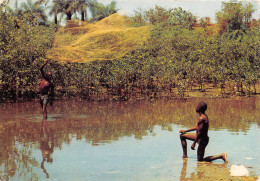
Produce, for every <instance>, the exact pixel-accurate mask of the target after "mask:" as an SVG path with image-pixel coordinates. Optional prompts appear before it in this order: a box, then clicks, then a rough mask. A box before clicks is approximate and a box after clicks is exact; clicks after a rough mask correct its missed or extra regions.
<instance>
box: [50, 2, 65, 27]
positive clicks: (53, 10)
mask: <svg viewBox="0 0 260 181" xmlns="http://www.w3.org/2000/svg"><path fill="white" fill-rule="evenodd" d="M63 7H64V0H54V1H53V4H52V6H51V7H50V13H49V14H50V15H53V14H54V22H55V24H58V14H59V13H62V12H63V9H64V8H63Z"/></svg>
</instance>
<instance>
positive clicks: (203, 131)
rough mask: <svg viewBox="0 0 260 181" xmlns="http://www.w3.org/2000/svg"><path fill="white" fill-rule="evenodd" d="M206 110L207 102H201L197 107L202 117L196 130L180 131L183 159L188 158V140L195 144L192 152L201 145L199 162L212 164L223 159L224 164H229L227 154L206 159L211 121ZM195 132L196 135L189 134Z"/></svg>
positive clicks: (192, 146) (198, 156)
mask: <svg viewBox="0 0 260 181" xmlns="http://www.w3.org/2000/svg"><path fill="white" fill-rule="evenodd" d="M206 110H207V104H206V103H205V102H199V103H198V104H197V106H196V112H197V113H198V114H199V115H200V118H199V120H198V123H197V126H196V127H194V128H190V129H188V130H180V131H179V132H180V133H181V135H180V139H181V145H182V149H183V156H182V158H187V157H188V155H187V142H186V140H191V141H193V144H192V145H191V149H192V150H195V146H196V143H199V147H198V150H197V160H198V161H206V162H211V161H213V160H216V159H222V160H223V161H224V162H228V160H227V154H226V153H225V152H224V153H222V154H219V155H215V156H208V157H206V158H204V153H205V149H206V147H207V145H208V143H209V137H208V129H209V120H208V116H207V115H206V114H205V112H206ZM195 130H196V133H187V132H190V131H195Z"/></svg>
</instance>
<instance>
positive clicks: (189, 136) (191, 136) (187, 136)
mask: <svg viewBox="0 0 260 181" xmlns="http://www.w3.org/2000/svg"><path fill="white" fill-rule="evenodd" d="M180 139H181V146H182V150H183V156H182V158H187V157H188V155H187V142H186V140H187V139H188V140H191V141H194V140H195V139H196V134H194V133H185V134H181V135H180Z"/></svg>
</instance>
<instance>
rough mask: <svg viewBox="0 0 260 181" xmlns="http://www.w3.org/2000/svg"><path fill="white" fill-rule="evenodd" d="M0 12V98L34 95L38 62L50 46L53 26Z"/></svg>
mask: <svg viewBox="0 0 260 181" xmlns="http://www.w3.org/2000/svg"><path fill="white" fill-rule="evenodd" d="M16 20H17V19H16V17H14V16H12V15H10V14H8V13H6V12H3V11H1V12H0V25H1V28H0V73H1V97H2V98H14V99H15V98H16V97H19V96H22V95H27V96H28V97H30V96H32V94H35V92H37V91H36V87H37V86H36V85H37V83H38V79H39V76H38V66H39V61H40V60H42V57H44V56H45V53H46V51H47V49H49V48H50V47H51V46H52V41H53V32H54V28H53V27H49V28H47V27H45V26H41V25H38V24H35V23H32V24H28V23H27V19H22V20H20V23H19V27H17V24H16V22H17V21H16Z"/></svg>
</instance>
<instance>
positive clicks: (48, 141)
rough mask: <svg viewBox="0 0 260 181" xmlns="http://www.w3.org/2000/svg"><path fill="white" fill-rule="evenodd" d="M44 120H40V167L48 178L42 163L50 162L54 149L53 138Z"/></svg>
mask: <svg viewBox="0 0 260 181" xmlns="http://www.w3.org/2000/svg"><path fill="white" fill-rule="evenodd" d="M46 122H47V121H46V120H43V121H42V128H41V140H40V149H41V152H42V162H41V169H42V170H43V172H44V173H45V174H46V178H49V173H48V172H47V170H46V169H45V167H44V163H45V162H47V163H52V162H53V158H51V154H52V153H53V149H54V139H53V136H51V132H50V130H48V128H46Z"/></svg>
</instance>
